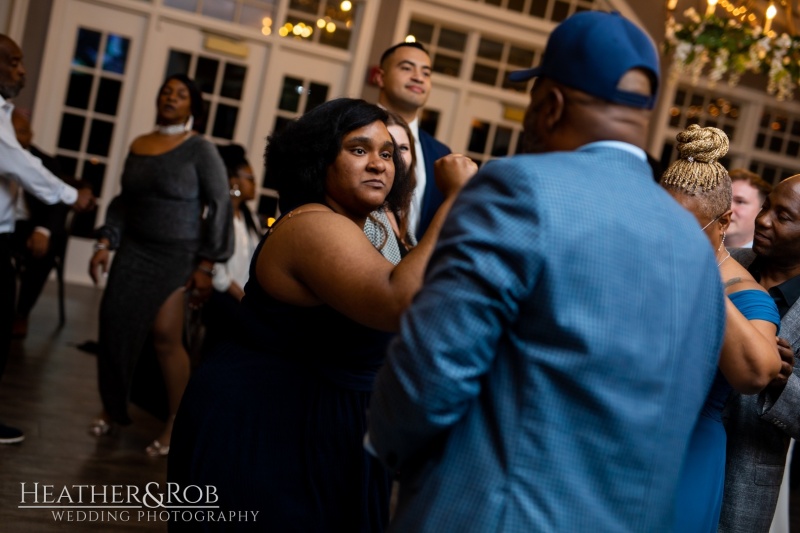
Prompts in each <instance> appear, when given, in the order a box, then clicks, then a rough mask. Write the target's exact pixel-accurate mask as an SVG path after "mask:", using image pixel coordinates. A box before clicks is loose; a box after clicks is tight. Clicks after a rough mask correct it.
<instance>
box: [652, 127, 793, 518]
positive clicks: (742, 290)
mask: <svg viewBox="0 0 800 533" xmlns="http://www.w3.org/2000/svg"><path fill="white" fill-rule="evenodd" d="M677 140H678V153H679V154H680V157H679V158H678V160H676V161H675V162H674V163H672V164H671V165H670V166H669V168H667V170H666V171H665V172H664V175H663V176H662V178H661V185H662V186H663V187H664V188H665V189H666V190H667V191H668V192H669V193H670V195H672V197H673V198H675V200H677V202H678V203H679V204H681V205H682V206H683V207H684V208H686V209H687V210H688V211H689V212H690V213H692V214H693V215H694V216H695V218H696V219H697V221H698V223H699V224H700V225H701V226H702V227H703V231H704V232H705V234H706V236H707V237H708V240H709V241H710V243H711V246H712V247H713V248H714V250H715V253H716V256H717V266H718V267H719V269H720V276H721V277H722V281H723V283H724V286H725V294H726V295H727V298H726V299H725V307H726V316H727V320H726V327H725V337H724V340H723V345H722V352H721V354H720V360H719V368H718V370H717V372H716V375H715V377H714V382H713V383H712V385H711V390H710V392H709V393H708V396H707V397H706V401H705V404H704V405H703V409H702V411H701V412H700V416H699V418H698V419H697V423H696V424H695V427H694V431H693V433H692V438H691V440H690V441H689V448H688V450H687V454H686V458H685V460H684V463H683V468H682V472H681V478H680V482H679V485H678V493H677V494H678V497H677V503H676V508H675V524H674V526H673V531H675V532H683V533H688V532H697V533H713V532H715V531H716V530H717V525H718V523H719V518H720V510H721V509H722V494H723V490H724V487H725V446H726V443H727V437H726V435H725V428H724V426H723V425H722V410H723V408H724V407H725V403H726V402H727V400H728V397H730V395H731V393H732V392H733V391H734V390H736V391H737V392H739V393H742V394H755V393H758V392H760V391H761V390H762V389H763V388H764V387H766V386H767V385H768V384H769V383H770V381H772V379H774V378H775V377H777V376H778V374H779V372H780V370H781V359H780V357H779V355H778V347H777V344H776V342H775V335H776V333H777V329H778V327H779V326H780V315H779V314H778V307H777V306H776V305H775V302H774V301H773V300H772V297H771V296H770V295H769V294H768V293H767V291H766V290H765V289H764V288H763V287H761V285H759V284H758V282H757V281H756V280H755V278H753V276H752V275H750V273H749V272H747V270H746V269H745V268H744V267H743V266H742V265H740V264H739V263H738V262H736V260H735V259H733V258H732V257H731V254H730V252H729V251H728V250H727V249H726V248H725V246H724V244H725V234H726V232H727V229H728V227H729V225H730V223H731V196H732V193H731V180H730V178H729V177H728V173H727V171H726V170H725V168H724V167H723V166H722V165H721V164H720V163H719V162H718V160H719V159H720V158H722V157H723V156H724V155H725V154H727V153H728V137H727V135H725V132H723V131H722V130H720V129H717V128H701V127H699V126H698V125H696V124H694V125H692V126H689V128H688V129H686V130H684V131H682V132H681V133H679V134H678V136H677Z"/></svg>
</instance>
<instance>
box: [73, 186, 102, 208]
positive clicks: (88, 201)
mask: <svg viewBox="0 0 800 533" xmlns="http://www.w3.org/2000/svg"><path fill="white" fill-rule="evenodd" d="M95 207H97V199H96V198H95V197H94V194H92V190H91V189H89V188H88V187H81V188H80V189H78V199H77V200H75V203H74V204H72V208H73V209H74V210H75V212H76V213H83V212H85V211H91V210H92V209H94V208H95Z"/></svg>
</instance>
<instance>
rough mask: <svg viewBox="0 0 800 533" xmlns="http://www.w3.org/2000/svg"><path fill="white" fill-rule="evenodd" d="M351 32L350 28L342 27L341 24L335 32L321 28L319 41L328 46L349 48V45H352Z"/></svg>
mask: <svg viewBox="0 0 800 533" xmlns="http://www.w3.org/2000/svg"><path fill="white" fill-rule="evenodd" d="M350 34H351V32H350V30H348V29H346V28H342V27H341V26H337V27H336V31H333V32H329V31H327V30H320V35H319V42H320V43H322V44H326V45H328V46H334V47H336V48H341V49H342V50H347V47H348V46H350Z"/></svg>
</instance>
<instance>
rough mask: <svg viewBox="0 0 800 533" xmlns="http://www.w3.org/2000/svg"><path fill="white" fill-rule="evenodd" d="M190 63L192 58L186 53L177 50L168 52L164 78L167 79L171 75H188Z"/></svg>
mask: <svg viewBox="0 0 800 533" xmlns="http://www.w3.org/2000/svg"><path fill="white" fill-rule="evenodd" d="M191 63H192V56H191V55H190V54H187V53H186V52H178V51H177V50H170V51H169V61H167V72H166V73H165V74H164V78H169V77H170V76H172V75H173V74H189V65H191Z"/></svg>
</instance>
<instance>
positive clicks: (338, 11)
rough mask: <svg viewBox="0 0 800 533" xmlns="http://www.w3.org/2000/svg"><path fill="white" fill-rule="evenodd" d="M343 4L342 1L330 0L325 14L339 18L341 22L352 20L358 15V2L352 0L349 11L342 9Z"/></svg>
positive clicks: (335, 18)
mask: <svg viewBox="0 0 800 533" xmlns="http://www.w3.org/2000/svg"><path fill="white" fill-rule="evenodd" d="M341 5H342V4H341V2H339V1H338V0H336V1H331V0H329V1H328V5H327V7H326V8H325V16H327V17H330V18H331V20H338V21H339V22H345V23H347V22H348V21H352V20H353V18H354V17H355V16H356V10H357V8H358V4H357V3H356V2H351V7H350V10H349V11H342V8H341Z"/></svg>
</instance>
